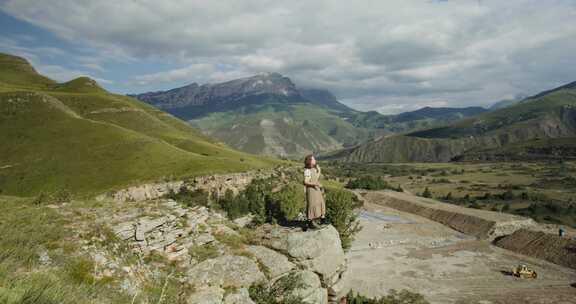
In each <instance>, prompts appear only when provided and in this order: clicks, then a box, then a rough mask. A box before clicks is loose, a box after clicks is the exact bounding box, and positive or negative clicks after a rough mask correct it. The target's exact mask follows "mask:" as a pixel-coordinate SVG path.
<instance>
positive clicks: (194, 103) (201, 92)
mask: <svg viewBox="0 0 576 304" xmlns="http://www.w3.org/2000/svg"><path fill="white" fill-rule="evenodd" d="M133 96H134V97H136V98H138V99H140V100H142V101H145V102H147V103H150V104H152V105H154V106H156V107H158V108H161V109H165V110H166V111H168V112H170V113H171V114H173V115H175V116H177V117H180V118H181V119H183V120H186V121H188V122H189V123H190V124H192V125H193V126H195V127H198V128H200V129H202V130H203V132H204V133H205V134H208V135H210V136H214V137H216V138H218V139H220V140H222V141H223V142H225V143H227V144H228V145H230V146H232V147H235V148H237V149H240V150H242V151H246V152H250V153H257V154H265V155H275V156H282V157H301V156H302V155H304V154H306V153H310V152H320V151H331V150H335V149H340V148H342V147H347V146H352V145H355V144H358V143H360V142H362V141H364V140H367V139H368V138H370V137H371V136H374V135H376V134H379V132H380V130H368V129H366V128H359V127H355V126H353V125H352V124H351V123H349V122H348V121H347V120H346V118H345V116H346V115H350V114H352V113H356V112H357V111H355V110H353V109H351V108H349V107H347V106H345V105H344V104H341V103H340V102H338V100H337V99H336V98H335V97H334V96H333V95H332V94H331V93H330V92H328V91H325V90H318V89H298V88H297V87H296V86H295V85H294V84H293V83H292V81H290V79H289V78H287V77H284V76H282V75H280V74H277V73H266V74H259V75H255V76H252V77H247V78H241V79H236V80H231V81H227V82H223V83H217V84H205V85H197V84H191V85H188V86H185V87H181V88H177V89H172V90H169V91H164V92H151V93H144V94H140V95H133Z"/></svg>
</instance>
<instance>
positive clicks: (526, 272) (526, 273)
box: [512, 265, 538, 279]
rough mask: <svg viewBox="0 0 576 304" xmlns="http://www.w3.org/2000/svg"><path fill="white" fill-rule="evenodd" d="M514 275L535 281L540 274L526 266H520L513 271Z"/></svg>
mask: <svg viewBox="0 0 576 304" xmlns="http://www.w3.org/2000/svg"><path fill="white" fill-rule="evenodd" d="M512 275H513V276H515V277H519V278H522V279H535V278H536V277H538V274H537V273H536V271H534V270H533V269H530V268H528V267H527V266H526V265H518V266H516V267H515V268H514V269H512Z"/></svg>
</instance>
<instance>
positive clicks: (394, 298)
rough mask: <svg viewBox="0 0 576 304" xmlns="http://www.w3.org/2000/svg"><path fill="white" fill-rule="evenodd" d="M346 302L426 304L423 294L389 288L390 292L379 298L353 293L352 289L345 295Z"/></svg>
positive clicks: (350, 303)
mask: <svg viewBox="0 0 576 304" xmlns="http://www.w3.org/2000/svg"><path fill="white" fill-rule="evenodd" d="M346 300H347V302H348V304H428V301H426V299H424V296H422V295H421V294H418V293H414V292H410V291H408V290H402V291H400V292H397V291H396V290H391V291H390V294H389V295H387V296H384V297H382V298H379V299H371V298H367V297H364V296H361V295H359V294H356V295H354V293H353V292H352V291H350V292H349V293H348V295H347V296H346Z"/></svg>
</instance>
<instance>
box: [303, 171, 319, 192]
mask: <svg viewBox="0 0 576 304" xmlns="http://www.w3.org/2000/svg"><path fill="white" fill-rule="evenodd" d="M311 178H312V172H310V169H304V182H303V184H304V186H306V187H314V188H315V189H318V187H320V184H317V183H311V182H310V180H311Z"/></svg>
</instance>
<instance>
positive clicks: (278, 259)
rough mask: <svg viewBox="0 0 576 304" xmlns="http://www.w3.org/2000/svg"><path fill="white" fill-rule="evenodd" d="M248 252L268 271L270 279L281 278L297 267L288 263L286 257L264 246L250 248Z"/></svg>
mask: <svg viewBox="0 0 576 304" xmlns="http://www.w3.org/2000/svg"><path fill="white" fill-rule="evenodd" d="M247 250H248V251H249V252H250V253H252V254H253V255H254V256H255V257H256V258H257V259H258V261H260V263H261V264H262V265H264V267H266V268H267V269H268V273H267V275H268V276H269V277H270V278H275V277H277V276H280V275H282V274H284V273H286V272H288V271H290V270H292V269H294V267H295V265H294V264H293V263H291V262H290V261H288V258H287V257H286V256H285V255H282V254H280V253H278V252H276V251H274V250H272V249H269V248H266V247H263V246H248V248H247Z"/></svg>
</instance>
